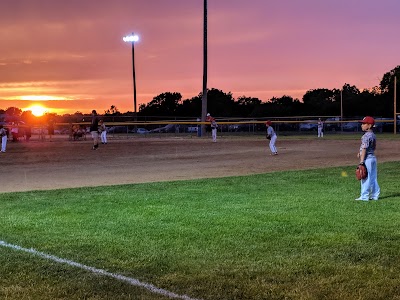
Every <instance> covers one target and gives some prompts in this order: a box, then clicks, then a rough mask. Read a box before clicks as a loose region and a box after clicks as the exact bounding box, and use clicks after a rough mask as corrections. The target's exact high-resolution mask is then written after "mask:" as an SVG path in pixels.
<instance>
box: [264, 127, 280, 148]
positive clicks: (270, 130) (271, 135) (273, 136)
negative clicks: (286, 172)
mask: <svg viewBox="0 0 400 300" xmlns="http://www.w3.org/2000/svg"><path fill="white" fill-rule="evenodd" d="M265 126H266V127H267V139H268V140H269V149H271V152H272V153H271V155H278V150H277V149H276V146H275V142H276V139H277V136H276V133H275V130H274V129H273V128H272V122H271V121H267V122H265Z"/></svg>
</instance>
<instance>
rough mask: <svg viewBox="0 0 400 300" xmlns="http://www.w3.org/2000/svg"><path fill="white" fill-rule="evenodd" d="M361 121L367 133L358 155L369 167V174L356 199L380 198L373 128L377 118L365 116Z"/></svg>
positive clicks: (362, 181) (361, 161) (363, 129)
mask: <svg viewBox="0 0 400 300" xmlns="http://www.w3.org/2000/svg"><path fill="white" fill-rule="evenodd" d="M360 122H361V129H362V131H365V133H364V135H363V136H362V138H361V146H360V151H359V152H358V154H357V157H358V158H359V159H360V164H364V165H365V167H366V168H367V172H368V176H367V178H365V179H361V195H360V197H359V198H357V199H356V200H362V201H368V200H378V199H379V194H380V188H379V185H378V167H377V160H376V157H375V148H376V136H375V133H374V132H373V130H372V127H374V125H375V120H374V118H372V117H365V118H364V119H362V121H360Z"/></svg>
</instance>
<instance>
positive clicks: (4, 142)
mask: <svg viewBox="0 0 400 300" xmlns="http://www.w3.org/2000/svg"><path fill="white" fill-rule="evenodd" d="M0 137H1V152H3V153H4V152H6V147H7V138H8V136H7V130H6V129H5V128H4V126H3V125H0Z"/></svg>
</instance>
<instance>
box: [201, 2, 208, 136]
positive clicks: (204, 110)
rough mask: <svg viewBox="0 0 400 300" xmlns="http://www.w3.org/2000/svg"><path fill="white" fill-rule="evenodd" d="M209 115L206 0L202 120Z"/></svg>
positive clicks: (202, 131)
mask: <svg viewBox="0 0 400 300" xmlns="http://www.w3.org/2000/svg"><path fill="white" fill-rule="evenodd" d="M206 115H207V0H204V31H203V96H202V98H201V122H205V121H206ZM205 129H206V126H205V125H204V124H202V125H201V136H204V134H205V131H206V130H205Z"/></svg>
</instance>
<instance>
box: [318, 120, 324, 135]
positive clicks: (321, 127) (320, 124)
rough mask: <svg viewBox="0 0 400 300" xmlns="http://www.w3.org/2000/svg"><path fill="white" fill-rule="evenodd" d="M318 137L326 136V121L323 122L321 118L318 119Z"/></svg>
mask: <svg viewBox="0 0 400 300" xmlns="http://www.w3.org/2000/svg"><path fill="white" fill-rule="evenodd" d="M318 137H319V138H320V137H321V138H322V137H324V122H322V120H321V118H319V119H318Z"/></svg>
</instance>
